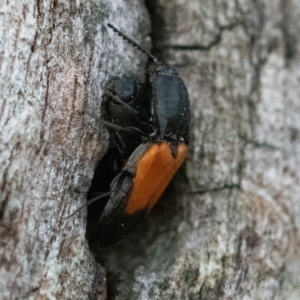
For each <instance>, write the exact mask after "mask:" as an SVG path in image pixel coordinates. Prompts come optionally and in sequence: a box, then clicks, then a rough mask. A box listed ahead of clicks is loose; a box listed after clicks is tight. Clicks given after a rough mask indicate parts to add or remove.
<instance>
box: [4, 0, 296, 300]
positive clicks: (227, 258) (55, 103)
mask: <svg viewBox="0 0 300 300" xmlns="http://www.w3.org/2000/svg"><path fill="white" fill-rule="evenodd" d="M72 3H73V2H72ZM146 7H147V9H148V12H149V15H150V19H151V21H152V32H153V34H152V38H153V41H152V42H153V45H154V48H155V53H156V54H157V55H159V56H160V57H163V58H164V59H167V60H168V61H169V62H171V63H172V62H176V63H179V64H180V63H182V64H185V65H186V67H185V68H182V69H180V73H181V74H182V77H183V79H184V81H185V82H186V84H187V87H188V90H189V94H190V100H191V105H192V126H191V128H192V130H191V136H190V138H191V143H190V148H189V149H190V152H189V157H188V160H187V163H186V165H185V167H184V168H183V169H182V170H181V171H180V172H179V173H178V175H177V176H176V178H175V179H174V181H173V182H172V183H171V185H170V187H169V188H168V190H167V191H166V193H165V195H164V196H163V197H162V200H161V201H160V203H159V204H158V205H157V207H156V208H155V209H154V211H153V212H152V213H151V214H150V215H149V217H148V219H147V220H145V222H144V223H143V224H141V225H140V226H138V228H136V230H135V231H134V232H133V233H132V234H130V235H129V236H128V238H126V239H125V240H123V241H121V242H120V243H119V244H117V245H115V246H113V247H110V248H106V249H103V251H99V253H97V254H96V258H97V260H98V261H99V262H100V263H102V264H101V266H100V264H96V263H95V261H94V259H93V258H92V256H91V254H90V253H89V250H88V247H87V243H86V241H85V237H84V234H85V222H86V217H85V216H86V214H85V211H82V212H81V213H79V214H78V215H76V216H74V217H73V218H70V219H64V217H65V216H67V215H68V214H70V213H71V212H72V211H73V210H74V209H75V208H76V207H78V206H79V205H80V204H82V203H84V201H85V198H86V193H87V190H88V188H89V185H90V182H91V179H92V176H93V169H94V167H95V165H96V162H97V161H98V160H99V159H100V158H101V156H102V155H103V154H104V153H105V151H106V149H107V144H108V136H107V132H106V130H105V129H103V124H102V123H101V118H100V115H99V112H100V98H101V94H102V91H101V86H102V84H103V82H105V80H106V79H107V78H108V77H109V76H110V75H120V74H122V73H129V74H136V72H139V74H141V71H142V69H141V68H140V69H139V70H138V68H137V66H136V64H137V63H138V64H141V65H144V63H145V60H146V58H145V57H144V55H143V54H141V53H139V52H138V51H137V50H135V49H132V47H130V46H128V45H127V44H126V43H124V42H123V41H122V40H121V39H120V38H118V37H116V36H115V35H114V34H112V33H111V32H109V31H108V30H107V28H106V27H105V23H107V22H112V23H113V24H115V25H116V26H117V27H119V28H120V29H122V30H123V31H125V32H126V33H127V34H128V35H129V36H132V37H133V38H134V39H135V40H137V41H138V42H140V43H142V45H143V46H145V47H146V48H149V41H148V40H147V34H148V33H149V32H150V31H151V28H150V22H149V21H150V19H149V15H148V12H147V9H146ZM146 7H145V5H144V3H142V1H121V0H118V1H111V2H105V1H88V2H84V1H82V2H80V1H77V2H75V3H74V4H69V1H52V2H51V1H37V2H34V1H24V2H23V3H22V4H20V3H19V2H17V1H10V2H9V3H7V4H6V5H2V6H1V7H0V24H1V27H0V37H1V39H0V40H1V42H2V43H1V45H0V53H1V54H0V66H1V68H0V86H1V88H0V89H1V102H0V126H1V135H0V151H1V152H0V176H1V177H0V190H1V194H0V278H1V281H0V298H1V299H93V298H97V299H106V298H107V297H108V298H113V297H114V296H115V295H118V299H143V300H144V299H276V300H277V299H299V298H300V253H299V242H300V239H299V230H300V197H299V195H300V169H299V166H300V118H299V114H300V100H299V98H300V87H299V86H300V84H299V82H300V37H299V32H300V23H299V18H300V3H299V1H297V0H286V1H284V0H274V1H267V0H264V1H263V0H252V1H251V0H231V1H225V0H223V1H222V0H215V1H204V0H201V1H200V0H190V1H183V0H177V1H163V0H156V1H151V0H148V1H147V2H146Z"/></svg>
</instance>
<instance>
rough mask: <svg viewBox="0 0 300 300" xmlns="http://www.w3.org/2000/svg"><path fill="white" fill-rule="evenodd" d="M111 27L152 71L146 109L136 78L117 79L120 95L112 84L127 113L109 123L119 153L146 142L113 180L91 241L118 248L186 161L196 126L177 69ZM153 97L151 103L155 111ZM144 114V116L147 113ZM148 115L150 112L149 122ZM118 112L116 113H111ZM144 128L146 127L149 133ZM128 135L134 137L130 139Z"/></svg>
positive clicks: (122, 113) (113, 91)
mask: <svg viewBox="0 0 300 300" xmlns="http://www.w3.org/2000/svg"><path fill="white" fill-rule="evenodd" d="M108 27H110V28H112V29H113V31H115V32H116V33H117V34H118V35H120V36H121V37H122V38H124V39H125V40H127V41H128V42H129V43H131V44H133V45H134V46H135V47H137V48H138V49H139V50H141V51H142V52H143V53H146V54H147V55H148V57H149V64H148V66H147V68H146V72H147V74H148V76H149V82H150V88H149V89H148V96H146V97H145V107H143V105H142V106H140V101H141V98H139V97H138V96H137V94H135V92H134V91H135V87H136V86H138V85H140V84H139V83H136V82H135V81H132V80H131V79H130V80H129V82H128V78H130V77H121V78H119V77H114V79H113V80H112V82H113V83H114V84H115V83H116V82H117V83H118V84H119V85H121V89H120V91H119V92H117V91H116V90H117V88H116V86H115V85H112V84H111V82H109V84H108V85H109V86H110V90H111V92H112V93H114V94H117V98H118V99H116V95H114V96H112V97H113V98H114V99H115V101H116V102H118V104H117V105H119V108H122V112H120V117H117V118H116V119H117V121H115V120H114V117H111V118H110V119H109V123H108V125H109V127H111V128H113V130H115V131H116V133H115V135H116V139H117V143H119V146H118V148H119V149H121V151H124V149H125V151H124V152H126V153H129V152H130V151H131V149H132V145H129V146H128V143H132V142H135V141H139V139H141V141H142V142H139V143H140V144H139V145H138V146H136V144H135V145H134V146H133V147H134V148H135V150H134V151H133V153H132V154H131V155H130V156H129V158H128V160H127V162H126V164H125V167H123V169H122V170H121V172H120V173H119V174H118V175H117V176H116V177H115V178H114V179H113V180H112V183H111V185H110V195H109V199H108V201H107V203H106V204H105V207H104V209H103V211H102V213H101V215H100V217H99V219H98V222H97V225H94V226H93V236H92V237H91V239H92V240H93V242H95V243H97V244H99V245H107V244H112V243H115V242H116V241H118V240H120V239H121V238H122V237H123V236H124V235H125V234H127V233H128V232H129V231H130V230H131V228H132V227H133V226H135V225H136V224H137V223H138V222H139V221H140V220H141V218H143V217H144V215H145V214H146V213H148V212H149V211H150V210H151V209H152V208H153V206H154V205H155V204H156V202H157V201H158V200H159V198H160V196H161V194H162V193H163V191H164V190H165V188H166V187H167V185H168V184H169V182H170V181H171V179H172V178H173V176H174V175H175V173H176V171H177V170H178V168H179V167H180V166H181V165H182V163H183V162H184V160H185V158H186V155H187V144H188V140H189V123H190V104H189V98H188V93H187V89H186V86H185V84H184V82H183V80H182V79H181V78H180V76H179V75H178V73H177V71H176V69H175V67H173V66H170V65H167V64H162V63H159V62H158V61H157V59H156V58H155V57H154V56H152V55H151V54H150V53H148V52H146V51H145V50H144V49H142V48H141V47H140V46H139V45H138V44H137V43H136V42H134V41H133V40H132V39H130V38H129V37H127V36H126V35H124V34H123V33H122V32H120V31H119V30H118V29H116V28H115V27H114V26H113V25H111V24H108ZM123 76H125V75H123ZM126 82H127V83H126ZM126 87H128V90H129V91H132V92H129V95H130V99H131V100H133V99H134V100H135V101H137V103H138V105H134V104H132V103H130V102H128V101H126V97H125V94H123V92H122V91H123V90H126ZM149 95H150V97H149ZM147 97H148V98H150V100H151V101H150V104H151V107H150V108H149V110H148V108H147ZM112 101H114V100H112ZM143 109H145V113H144V114H143V113H141V111H142V110H143ZM147 110H148V112H150V117H149V118H148V120H147ZM115 113H116V112H115V111H114V108H113V109H112V110H111V114H112V115H114V114H115ZM116 114H119V112H118V113H116ZM140 115H144V116H146V117H145V118H146V121H145V120H142V119H139V116H140ZM145 124H146V125H145ZM143 126H146V132H145V128H144V127H143ZM149 128H150V129H151V130H150V131H151V132H150V133H149V132H148V131H149ZM139 132H141V134H140V136H141V135H142V136H143V138H141V137H139V138H135V137H134V136H135V135H134V134H136V133H139ZM126 134H133V135H132V136H128V135H127V136H126ZM122 149H123V150H122Z"/></svg>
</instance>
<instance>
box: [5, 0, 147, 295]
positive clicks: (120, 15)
mask: <svg viewBox="0 0 300 300" xmlns="http://www.w3.org/2000/svg"><path fill="white" fill-rule="evenodd" d="M125 14H126V17H128V20H127V19H126V20H125V18H124V15H125ZM143 19H145V20H146V21H144V20H143ZM147 20H148V21H147ZM108 21H110V22H115V23H116V24H119V25H120V26H122V27H128V28H129V29H128V33H129V34H131V35H134V36H135V37H136V38H137V39H138V35H139V34H141V33H143V31H141V32H140V33H139V34H137V31H138V28H139V27H141V28H144V30H146V31H147V30H148V31H150V28H149V25H150V23H149V18H148V15H147V11H146V10H145V8H144V6H143V5H142V4H141V3H140V2H138V1H135V2H133V3H131V4H130V3H125V2H122V1H113V2H112V3H111V2H110V1H87V2H86V1H75V2H74V1H71V2H70V1H46V0H45V1H44V0H41V1H30V0H26V1H22V2H21V3H20V2H19V1H7V2H6V3H1V5H0V39H1V43H0V90H1V98H0V99H1V100H0V128H1V134H0V278H1V280H0V299H96V297H97V299H105V298H106V282H105V272H104V269H102V268H101V267H99V265H97V264H96V263H95V261H94V259H93V257H92V255H91V253H90V251H89V249H88V245H87V242H86V240H85V228H86V211H85V210H82V211H81V213H78V214H77V215H76V216H74V217H72V218H69V219H64V218H65V217H66V216H68V215H69V214H70V213H72V212H73V211H74V210H75V209H76V208H77V207H79V206H80V205H82V204H83V203H85V201H86V195H87V191H88V189H89V186H90V184H91V180H92V177H93V172H94V168H95V166H96V163H97V161H98V160H99V159H100V158H101V156H103V154H104V153H105V151H106V149H107V145H108V134H107V130H105V129H103V122H102V121H101V118H100V100H101V94H102V84H103V82H104V81H105V80H107V78H108V76H110V75H113V74H116V73H118V72H119V71H121V70H122V71H123V70H124V68H125V67H126V66H125V63H126V60H125V61H124V59H123V56H124V55H128V51H127V52H126V51H122V47H123V48H124V49H125V47H124V45H125V44H124V43H123V42H121V41H120V40H118V41H115V36H114V35H113V34H111V33H108V30H107V29H106V26H105V24H106V22H108ZM124 24H126V26H125V25H124ZM138 40H139V39H138ZM126 46H127V45H126ZM134 62H135V63H141V64H143V63H144V62H143V61H140V60H139V58H138V57H137V58H136V59H135V60H134ZM127 63H128V60H127ZM134 68H137V67H136V66H135V65H134V67H133V69H134Z"/></svg>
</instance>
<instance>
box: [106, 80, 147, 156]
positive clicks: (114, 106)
mask: <svg viewBox="0 0 300 300" xmlns="http://www.w3.org/2000/svg"><path fill="white" fill-rule="evenodd" d="M148 89H149V88H148V86H147V85H146V84H141V83H139V82H138V81H137V80H136V79H134V78H132V77H129V76H127V75H122V76H121V77H117V76H112V77H111V78H110V79H109V80H108V81H107V82H106V84H105V86H104V95H103V101H102V107H101V108H102V109H101V113H102V116H103V118H104V120H105V121H106V124H108V125H109V126H108V129H109V131H110V134H111V136H112V140H111V146H110V148H113V147H117V149H118V151H119V153H120V155H121V157H122V158H123V159H125V160H126V159H128V157H129V156H130V155H131V153H132V152H133V151H134V150H135V149H136V148H137V146H138V145H139V144H141V142H142V136H141V134H146V133H150V132H151V127H150V116H151V107H150V105H151V94H150V93H149V91H148ZM110 126H111V127H112V128H111V127H110ZM126 129H127V130H126Z"/></svg>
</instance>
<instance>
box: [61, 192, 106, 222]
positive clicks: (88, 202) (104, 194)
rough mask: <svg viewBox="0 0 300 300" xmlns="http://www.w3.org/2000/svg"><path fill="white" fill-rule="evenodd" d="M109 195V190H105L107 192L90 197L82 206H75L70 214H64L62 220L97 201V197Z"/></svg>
mask: <svg viewBox="0 0 300 300" xmlns="http://www.w3.org/2000/svg"><path fill="white" fill-rule="evenodd" d="M109 195H110V192H107V193H103V194H101V195H98V196H96V197H94V198H92V199H91V200H89V201H87V202H86V203H85V204H83V205H82V206H80V207H79V208H77V209H76V210H75V211H74V212H72V213H71V214H70V215H68V216H66V217H64V218H63V220H65V219H69V218H71V217H73V216H74V215H76V214H77V213H78V212H79V211H81V210H82V209H83V208H85V207H87V206H89V205H91V204H92V203H94V202H96V201H98V200H99V199H102V198H106V197H108V196H109Z"/></svg>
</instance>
